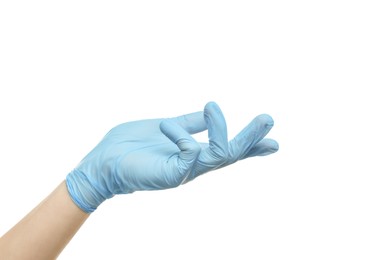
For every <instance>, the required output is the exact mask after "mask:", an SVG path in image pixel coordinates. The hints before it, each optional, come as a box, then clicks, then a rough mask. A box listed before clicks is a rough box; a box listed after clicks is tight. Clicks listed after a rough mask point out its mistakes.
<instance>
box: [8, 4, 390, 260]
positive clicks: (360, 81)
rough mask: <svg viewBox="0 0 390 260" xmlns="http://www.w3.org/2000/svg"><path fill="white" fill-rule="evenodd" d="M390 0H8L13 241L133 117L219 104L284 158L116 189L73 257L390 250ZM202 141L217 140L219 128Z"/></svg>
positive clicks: (365, 254) (234, 126)
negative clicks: (264, 127) (262, 129)
mask: <svg viewBox="0 0 390 260" xmlns="http://www.w3.org/2000/svg"><path fill="white" fill-rule="evenodd" d="M389 13H390V8H389V4H388V1H372V0H371V1H345V0H337V1H226V0H225V1H213V0H211V1H169V0H163V1H80V0H78V1H62V2H59V1H7V0H6V1H1V2H0V120H1V127H0V162H1V163H0V165H1V166H0V205H1V206H0V212H1V213H0V234H3V233H4V232H6V231H7V230H8V229H9V228H10V227H11V226H13V225H14V224H15V223H16V222H17V221H18V220H19V219H20V218H22V217H23V216H24V215H25V214H26V213H27V212H29V211H30V210H31V209H32V208H33V207H34V206H35V205H36V204H37V203H39V202H40V201H41V200H42V199H43V198H44V197H45V196H46V195H48V194H49V193H50V192H51V191H52V190H53V189H54V188H55V187H56V186H57V185H58V183H59V182H61V181H62V180H63V179H64V178H65V176H66V174H67V173H68V172H69V171H70V170H71V169H72V168H73V167H74V166H75V165H77V163H78V162H79V161H80V160H81V159H82V157H84V155H85V154H86V153H87V152H88V151H89V150H91V149H92V148H93V147H94V146H95V145H96V144H97V143H98V142H99V141H100V139H101V138H102V137H103V135H104V134H105V133H106V132H107V131H108V130H109V129H110V128H111V127H113V126H115V125H116V124H119V123H122V122H126V121H132V120H138V119H144V118H155V117H171V116H177V115H181V114H185V113H189V112H193V111H198V110H202V108H203V106H204V105H205V104H206V102H208V101H210V100H214V101H216V102H217V103H218V104H219V105H220V107H221V108H222V110H223V111H224V113H225V116H226V120H227V123H228V127H229V136H230V137H231V138H232V137H233V136H234V135H235V134H236V133H237V132H238V131H239V130H241V128H243V127H244V126H245V125H246V124H247V123H248V122H249V121H250V120H251V119H252V118H253V117H255V116H256V115H258V114H261V113H269V114H270V115H272V116H273V118H274V120H275V126H274V129H273V130H272V131H271V133H270V134H269V137H272V138H275V139H276V140H278V142H279V143H280V151H279V152H278V153H277V154H275V155H271V156H269V157H261V158H255V159H249V160H246V161H242V162H239V163H237V164H235V165H233V166H231V167H228V168H224V169H222V170H219V171H216V172H213V173H209V174H208V175H206V176H202V177H200V178H199V179H197V180H195V181H193V182H191V183H189V184H186V185H184V186H181V187H179V188H177V189H173V190H167V191H158V192H138V193H135V194H132V195H127V196H117V197H115V198H113V199H111V200H109V201H107V202H105V203H104V204H102V206H101V207H100V208H99V210H97V211H96V212H95V213H93V215H92V216H91V217H90V219H89V220H88V221H87V223H86V224H85V225H84V226H83V227H82V229H81V230H80V232H79V233H78V234H77V235H76V236H75V238H74V239H73V240H72V242H71V243H70V244H69V245H68V247H67V248H66V249H65V250H64V251H63V253H62V255H61V256H60V258H59V259H138V260H141V259H224V258H228V259H300V260H302V259H389V258H390V247H389V244H390V209H389V203H390V202H389V199H390V176H389V174H390V169H389V168H390V167H389V158H388V157H389V147H390V140H389V132H390V125H389V112H388V111H390V105H389V95H388V94H387V93H388V92H387V91H388V89H389V87H390V76H389V75H390V51H389V50H390V48H389V46H390V18H389V17H390V16H389ZM198 138H200V139H202V138H203V139H204V135H203V136H199V137H198Z"/></svg>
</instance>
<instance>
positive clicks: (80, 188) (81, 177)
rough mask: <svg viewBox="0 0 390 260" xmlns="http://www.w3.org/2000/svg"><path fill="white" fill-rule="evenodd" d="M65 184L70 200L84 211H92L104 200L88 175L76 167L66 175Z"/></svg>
mask: <svg viewBox="0 0 390 260" xmlns="http://www.w3.org/2000/svg"><path fill="white" fill-rule="evenodd" d="M66 186H67V189H68V192H69V195H70V197H71V199H72V201H73V202H74V203H75V204H76V205H77V206H78V207H79V208H80V209H81V210H83V211H84V212H86V213H92V212H94V211H95V210H96V208H97V207H98V206H99V205H100V204H101V203H103V201H105V200H106V197H105V196H104V195H103V192H99V190H98V189H97V188H96V187H95V186H94V183H93V182H92V181H91V180H90V179H89V178H88V176H87V175H85V174H84V173H83V172H81V171H80V170H78V169H74V170H73V171H71V172H70V173H69V174H68V175H67V176H66Z"/></svg>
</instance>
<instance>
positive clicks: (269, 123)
mask: <svg viewBox="0 0 390 260" xmlns="http://www.w3.org/2000/svg"><path fill="white" fill-rule="evenodd" d="M255 121H256V122H257V124H258V126H259V127H261V128H262V127H266V128H272V127H273V126H274V120H273V118H272V117H271V116H270V115H268V114H261V115H258V116H257V117H256V118H255Z"/></svg>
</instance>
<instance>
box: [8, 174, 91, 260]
mask: <svg viewBox="0 0 390 260" xmlns="http://www.w3.org/2000/svg"><path fill="white" fill-rule="evenodd" d="M88 216H89V214H87V213H85V212H83V211H82V210H80V209H79V208H78V207H77V206H76V205H75V204H74V203H73V201H72V200H71V198H70V196H69V194H68V190H67V187H66V184H65V182H62V183H61V184H60V185H59V186H58V187H57V188H56V189H55V190H54V191H53V192H52V193H51V194H50V195H49V196H48V197H47V198H46V199H45V200H44V201H42V202H41V203H40V204H39V205H38V206H37V207H36V208H35V209H33V210H32V211H31V212H30V213H29V214H28V215H27V216H26V217H24V218H23V219H22V220H21V221H20V222H19V223H18V224H16V225H15V226H14V227H13V228H12V229H11V230H9V231H8V232H7V233H6V234H5V235H4V236H3V237H1V238H0V259H2V260H19V259H23V260H24V259H42V260H44V259H55V258H56V257H57V256H58V255H59V254H60V252H61V251H62V250H63V249H64V247H65V246H66V245H67V244H68V242H69V241H70V239H71V238H72V237H73V236H74V234H75V233H76V232H77V231H78V229H79V228H80V227H81V225H82V224H83V223H84V222H85V220H86V219H87V218H88Z"/></svg>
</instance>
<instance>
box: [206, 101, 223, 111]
mask: <svg viewBox="0 0 390 260" xmlns="http://www.w3.org/2000/svg"><path fill="white" fill-rule="evenodd" d="M210 111H218V112H220V113H222V111H221V108H220V107H219V106H218V104H217V103H216V102H214V101H210V102H208V103H207V104H206V105H205V107H204V113H205V114H209V113H210Z"/></svg>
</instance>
